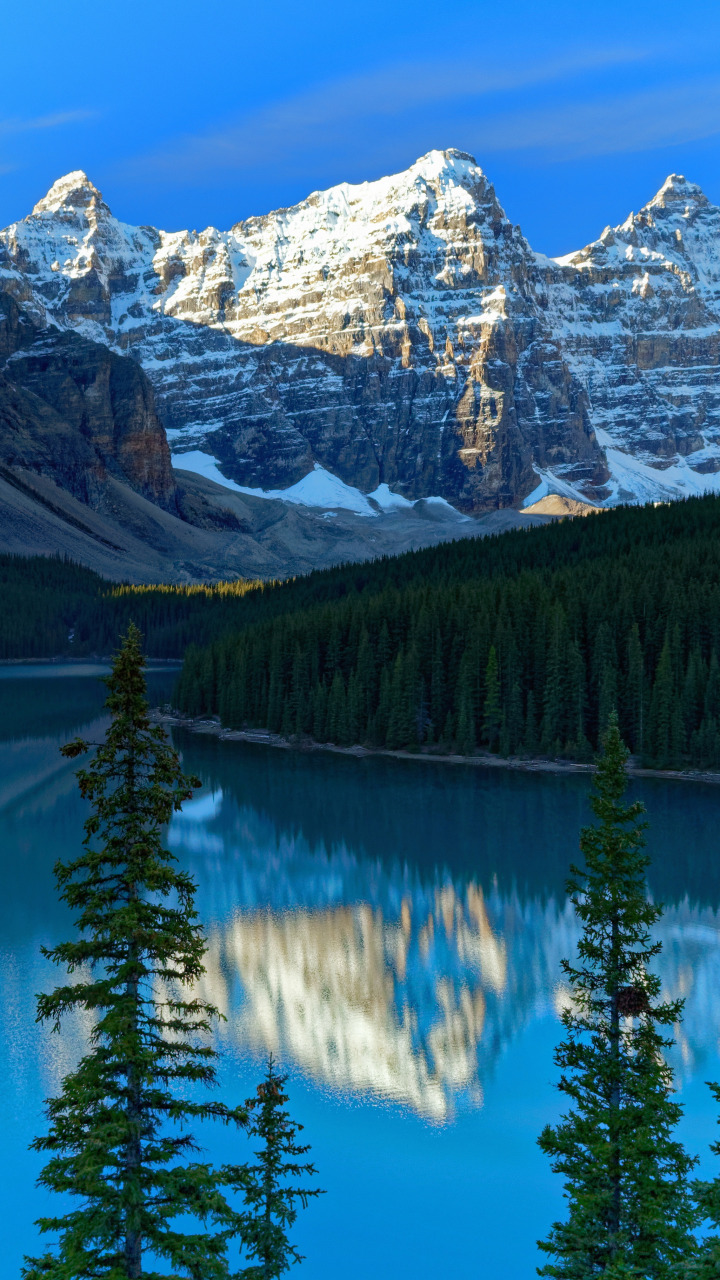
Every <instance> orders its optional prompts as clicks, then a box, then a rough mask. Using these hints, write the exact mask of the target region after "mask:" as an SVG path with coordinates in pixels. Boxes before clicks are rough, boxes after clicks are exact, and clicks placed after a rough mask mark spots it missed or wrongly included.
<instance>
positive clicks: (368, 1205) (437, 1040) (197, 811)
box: [0, 666, 720, 1280]
mask: <svg viewBox="0 0 720 1280" xmlns="http://www.w3.org/2000/svg"><path fill="white" fill-rule="evenodd" d="M98 674H100V669H95V668H87V669H85V668H79V667H74V668H70V669H68V668H62V667H51V668H47V667H40V666H39V667H3V668H0V857H1V858H2V863H1V869H2V892H1V893H0V924H1V929H0V984H1V985H2V1008H3V1011H4V1033H5V1034H4V1036H3V1041H2V1051H1V1052H2V1057H1V1059H0V1068H1V1069H2V1078H3V1082H4V1088H3V1090H2V1093H1V1094H0V1124H1V1125H2V1133H3V1137H4V1143H3V1151H4V1159H3V1161H2V1163H1V1165H0V1203H2V1206H3V1218H4V1221H3V1246H4V1247H3V1252H2V1260H1V1261H0V1276H2V1277H3V1280H4V1277H6V1276H7V1277H8V1278H9V1277H13V1280H15V1277H17V1275H18V1274H19V1268H20V1265H21V1261H22V1257H23V1255H24V1254H25V1253H32V1252H35V1251H36V1249H37V1243H38V1242H37V1234H36V1232H35V1230H34V1227H33V1221H34V1219H35V1218H36V1217H37V1216H38V1215H39V1214H41V1213H43V1212H46V1211H47V1210H49V1209H50V1206H51V1204H52V1201H51V1199H50V1198H48V1197H46V1196H45V1194H44V1193H42V1192H40V1191H39V1190H38V1189H37V1188H36V1187H35V1186H34V1183H35V1178H36V1177H37V1174H38V1171H39V1169H40V1166H41V1163H42V1162H41V1160H40V1158H39V1157H36V1156H35V1155H33V1154H32V1153H30V1152H28V1150H27V1146H28V1143H29V1141H30V1140H31V1138H32V1137H33V1136H34V1135H35V1134H36V1133H39V1132H42V1131H43V1128H44V1120H43V1114H42V1102H43V1098H44V1097H45V1096H46V1095H48V1094H49V1093H51V1092H52V1091H53V1090H54V1089H56V1087H57V1085H58V1082H59V1080H60V1079H61V1077H62V1075H63V1073H64V1072H65V1071H67V1070H68V1069H70V1068H71V1067H72V1065H73V1063H74V1061H75V1060H76V1057H77V1055H78V1053H79V1052H80V1051H81V1049H82V1046H83V1027H82V1025H81V1024H80V1022H77V1023H72V1022H68V1023H67V1024H66V1026H65V1029H64V1032H63V1035H62V1036H54V1035H51V1034H50V1033H49V1032H48V1031H47V1030H45V1029H43V1028H40V1027H38V1026H37V1025H36V1024H35V1021H34V1018H35V993H36V992H38V991H40V990H42V989H48V988H49V987H51V986H52V985H53V982H54V974H53V972H52V971H50V966H48V965H47V964H46V962H45V961H43V959H42V957H41V955H40V947H41V945H43V944H44V945H52V944H53V943H55V942H57V941H59V940H60V939H62V938H63V937H66V936H68V930H69V928H70V922H69V919H68V916H67V913H66V911H65V908H64V907H62V906H61V905H60V904H59V903H58V901H57V897H56V894H55V889H54V882H53V876H52V866H53V863H54V861H55V860H56V859H57V858H58V857H67V856H69V855H70V853H71V852H72V851H73V850H75V849H77V847H78V845H79V842H80V840H81V838H82V823H83V820H84V817H85V816H86V811H85V807H84V805H83V802H82V801H81V800H80V798H79V796H78V793H77V788H76V783H75V779H74V770H75V768H76V767H77V765H76V764H75V762H68V761H65V760H63V759H62V758H61V757H60V756H59V754H58V750H57V748H58V745H59V744H60V743H62V742H64V741H66V740H67V739H68V738H69V737H71V736H73V735H74V734H75V733H77V732H78V731H79V730H80V729H82V730H83V733H86V734H87V736H89V737H93V736H96V735H97V734H98V733H99V732H101V731H102V723H103V722H102V718H101V717H102V701H103V698H104V689H103V686H102V685H100V684H99V683H98V681H97V675H98ZM149 679H150V685H151V690H152V696H153V699H154V700H156V701H163V700H164V699H165V698H166V697H167V696H168V694H169V690H170V688H171V687H172V682H173V679H174V676H173V674H172V673H169V672H164V673H163V672H155V673H152V674H151V675H150V677H149ZM175 742H176V745H177V746H178V747H179V748H180V750H181V751H182V754H183V759H184V764H185V767H186V769H187V770H188V771H190V772H193V773H197V774H198V775H199V776H200V777H201V778H202V780H203V784H204V785H203V789H202V790H201V791H200V792H198V793H196V796H195V797H194V798H193V800H192V801H190V802H189V803H188V804H186V806H185V807H184V809H183V812H182V813H181V814H179V815H178V816H177V817H176V818H175V819H174V820H173V822H172V824H171V826H170V828H169V831H168V841H169V846H170V848H172V850H173V852H174V853H175V854H176V855H177V857H178V859H179V860H180V862H181V864H182V865H183V866H184V867H186V868H188V869H189V870H190V871H191V872H192V874H193V875H194V877H195V879H196V881H197V884H198V895H197V901H198V907H199V910H200V914H201V918H202V919H203V921H204V922H205V925H206V928H207V934H208V944H209V949H208V958H207V974H206V977H205V979H204V993H205V994H206V995H207V996H208V997H209V998H210V999H211V1000H212V1002H213V1003H214V1004H216V1005H218V1006H219V1007H220V1008H221V1010H222V1011H223V1012H224V1013H225V1014H226V1016H227V1022H226V1023H225V1024H224V1025H223V1028H222V1030H221V1031H220V1032H219V1034H218V1037H217V1047H218V1049H219V1051H220V1053H221V1062H220V1077H221V1094H222V1096H223V1097H224V1098H225V1099H226V1100H227V1101H229V1102H230V1101H233V1102H234V1101H239V1100H241V1099H243V1098H245V1097H247V1096H248V1095H249V1094H251V1093H252V1092H253V1090H254V1086H255V1083H256V1081H257V1080H258V1078H259V1076H260V1074H261V1073H262V1069H263V1063H264V1059H265V1057H266V1055H267V1053H268V1051H269V1050H272V1052H273V1053H274V1054H276V1055H277V1057H278V1058H279V1060H280V1062H281V1064H282V1066H283V1068H284V1069H285V1070H287V1072H288V1073H289V1076H290V1083H289V1091H290V1095H291V1110H292V1112H293V1114H294V1115H295V1116H296V1118H297V1119H299V1120H301V1121H302V1123H303V1124H304V1125H305V1135H304V1136H305V1137H306V1139H307V1141H309V1142H310V1143H311V1145H312V1159H313V1160H314V1161H315V1163H316V1165H317V1167H318V1170H319V1175H320V1176H319V1179H318V1183H319V1185H320V1186H322V1187H324V1188H326V1189H327V1192H328V1194H327V1195H326V1196H323V1197H321V1198H320V1199H319V1200H318V1201H316V1202H314V1203H313V1204H311V1206H310V1207H309V1208H308V1210H307V1211H306V1212H305V1213H302V1214H301V1216H300V1218H299V1220H298V1224H297V1227H296V1230H295V1239H296V1242H297V1244H298V1246H299V1248H300V1249H301V1252H303V1253H304V1254H305V1255H306V1257H307V1261H306V1262H305V1263H304V1264H303V1267H302V1269H301V1270H300V1271H298V1272H297V1274H298V1275H305V1276H307V1277H308V1278H313V1280H331V1278H332V1280H337V1277H338V1275H342V1276H343V1277H344V1280H361V1278H362V1280H366V1278H367V1277H368V1276H370V1275H373V1276H379V1277H404V1276H406V1275H413V1276H414V1277H417V1278H418V1280H424V1278H425V1277H428V1280H429V1278H430V1277H433V1278H434V1277H437V1276H440V1275H452V1276H453V1277H454V1280H470V1278H471V1277H472V1280H477V1277H478V1276H479V1275H483V1274H484V1275H488V1276H493V1277H496V1276H497V1277H503V1280H528V1278H529V1277H531V1276H532V1275H534V1268H535V1266H536V1264H537V1262H538V1251H537V1249H536V1246H535V1241H536V1239H537V1237H538V1236H539V1235H543V1234H545V1233H546V1231H547V1229H548V1226H549V1224H550V1223H551V1221H552V1220H553V1218H554V1217H556V1216H557V1215H558V1213H561V1212H562V1196H561V1188H560V1185H559V1182H558V1180H557V1179H555V1178H554V1177H553V1175H552V1174H551V1173H550V1172H549V1169H548V1166H547V1161H546V1159H545V1157H543V1156H542V1155H541V1153H540V1152H539V1150H538V1149H537V1147H536V1145H535V1139H536V1136H537V1134H538V1133H539V1131H540V1129H541V1128H542V1126H543V1125H544V1124H545V1123H546V1122H547V1121H549V1120H550V1121H552V1120H553V1119H554V1118H555V1117H556V1116H557V1115H558V1113H559V1109H560V1108H559V1101H558V1097H557V1094H556V1092H555V1090H554V1088H553V1079H554V1076H555V1070H554V1067H553V1063H552V1052H553V1046H554V1044H555V1042H556V1040H557V1038H558V1035H559V1024H558V1021H557V1012H558V1010H559V1009H561V1008H562V1005H563V1001H564V999H565V997H566V993H565V991H564V989H563V985H562V982H561V980H560V960H561V958H562V957H563V956H567V955H570V954H572V950H573V947H574V943H575V940H576V937H577V929H576V925H575V920H574V916H573V913H572V911H571V910H569V908H568V905H567V903H566V899H565V895H564V891H563V885H564V879H565V876H566V873H567V868H568V864H569V862H570V861H571V860H572V859H573V858H574V857H576V850H577V833H578V830H579V828H580V826H581V825H582V824H583V823H584V822H587V821H588V807H587V789H588V784H589V780H588V778H587V776H571V777H562V776H555V775H539V774H521V773H513V772H505V771H503V770H495V769H492V770H487V771H485V770H481V769H475V768H464V767H456V766H436V765H427V764H424V763H421V762H417V763H416V762H414V761H395V760H385V759H362V760H356V759H353V758H348V757H344V756H338V755H324V754H320V753H316V754H309V755H304V754H299V753H292V752H285V751H278V750H274V749H272V748H268V747H257V746H249V745H246V744H241V743H234V742H220V741H218V740H217V739H215V738H204V737H201V736H195V735H191V734H188V733H184V732H180V731H178V732H176V734H175ZM632 790H633V794H634V795H635V796H639V797H640V798H641V799H643V800H644V801H645V803H646V805H647V808H648V817H649V819H650V824H651V826H650V834H649V844H650V848H651V851H652V854H653V866H652V870H651V889H652V891H653V893H654V894H655V895H656V896H658V897H661V898H662V899H663V901H665V902H666V903H667V904H668V909H667V911H666V914H665V916H664V918H663V920H662V922H661V925H660V928H659V935H660V936H661V938H662V941H663V944H664V949H663V954H662V957H661V960H660V971H661V974H662V977H663V981H664V987H665V991H666V994H667V995H669V996H672V997H675V996H678V995H683V996H685V998H686V1001H687V1003H686V1011H685V1019H684V1022H683V1024H682V1027H681V1028H680V1029H679V1031H678V1038H677V1046H676V1050H675V1051H674V1054H673V1061H674V1065H675V1067H676V1070H677V1076H678V1084H679V1089H680V1094H679V1097H680V1100H681V1102H682V1103H683V1105H684V1106H685V1117H684V1120H683V1123H682V1131H681V1132H682V1137H683V1139H684V1140H685V1142H686V1143H687V1146H688V1148H689V1149H690V1150H691V1151H693V1152H694V1153H696V1154H701V1155H702V1157H703V1159H702V1166H701V1172H703V1173H706V1174H708V1175H713V1174H714V1173H715V1172H716V1171H717V1170H716V1169H715V1163H716V1162H714V1161H713V1159H712V1157H709V1156H708V1155H707V1148H708V1144H709V1143H710V1142H711V1141H714V1140H715V1137H716V1123H715V1122H716V1114H715V1110H714V1107H713V1104H712V1100H711V1098H710V1094H709V1091H708V1090H707V1088H706V1086H705V1084H704V1081H706V1080H708V1079H717V1078H719V1077H720V1062H719V1061H718V1042H719V1036H720V916H719V914H718V908H719V907H720V857H718V847H717V842H718V827H719V825H720V824H719V823H718V817H719V816H720V790H719V789H716V788H713V787H710V786H702V785H700V784H690V783H663V782H661V781H659V780H643V781H642V783H641V782H637V783H634V784H633V788H632ZM203 1141H204V1142H205V1143H206V1146H207V1148H208V1150H209V1152H210V1154H211V1156H212V1157H213V1158H214V1159H217V1160H222V1159H228V1158H231V1157H232V1158H243V1157H244V1152H243V1149H242V1146H238V1140H237V1138H236V1137H234V1136H233V1135H232V1134H229V1133H228V1132H226V1131H222V1132H220V1133H217V1132H214V1131H212V1130H210V1131H209V1132H208V1133H207V1134H203Z"/></svg>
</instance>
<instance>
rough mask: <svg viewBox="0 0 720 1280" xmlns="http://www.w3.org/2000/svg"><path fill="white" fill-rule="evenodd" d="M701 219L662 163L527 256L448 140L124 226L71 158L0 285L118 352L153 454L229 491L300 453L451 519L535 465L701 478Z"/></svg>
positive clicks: (569, 478) (14, 235)
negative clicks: (311, 188)
mask: <svg viewBox="0 0 720 1280" xmlns="http://www.w3.org/2000/svg"><path fill="white" fill-rule="evenodd" d="M719 232H720V211H719V210H717V209H715V208H714V207H713V206H712V205H710V204H709V202H708V201H707V199H706V198H705V197H704V196H703V194H702V192H700V191H699V189H698V188H696V187H693V186H692V184H689V183H686V182H685V180H684V179H679V178H677V177H673V178H671V179H668V182H667V183H666V184H665V185H664V187H663V188H662V189H661V191H660V192H659V193H658V195H657V196H656V197H655V199H654V200H652V201H651V202H650V203H649V204H648V205H647V206H645V208H644V209H643V210H641V211H640V213H639V214H637V215H631V216H630V218H629V219H628V220H627V221H626V222H625V223H623V224H622V226H621V227H618V228H615V229H614V230H611V229H609V228H608V229H607V230H606V231H605V232H604V233H603V235H602V236H601V237H600V239H599V240H598V241H596V242H595V243H594V244H592V245H589V246H588V247H587V248H586V249H584V250H581V251H580V252H579V253H576V254H571V255H569V256H568V257H566V258H562V259H557V260H550V259H547V258H542V257H541V256H539V255H536V254H534V253H533V252H532V251H531V249H530V247H529V245H528V244H527V242H526V240H525V239H524V237H523V236H522V234H521V233H520V230H519V228H517V227H513V226H512V225H511V224H510V223H509V221H508V219H507V218H506V216H505V214H504V213H503V210H502V208H501V207H500V205H499V203H498V201H497V198H496V196H495V193H494V190H493V188H492V186H491V185H490V183H489V182H488V180H487V178H486V177H485V175H484V174H483V172H482V170H481V169H480V168H479V167H478V166H477V164H476V163H475V161H474V160H473V159H472V157H470V156H467V155H465V154H463V153H462V152H457V151H446V152H431V153H430V154H429V155H427V156H425V157H423V158H422V159H421V160H419V161H418V162H417V163H416V164H414V165H413V166H411V168H410V169H408V170H407V171H406V172H404V173H401V174H398V175H395V176H393V177H389V178H384V179H381V180H380V181H378V182H373V183H364V184H361V185H358V186H349V185H347V184H343V185H341V186H339V187H334V188H332V189H331V190H329V191H326V192H319V193H315V194H313V195H311V196H309V197H308V199H307V200H305V201H303V202H302V203H301V204H299V205H297V206H296V207H295V208H292V209H283V210H278V211H276V212H274V213H271V214H268V215H267V216H266V217H260V218H251V219H248V220H247V221H245V222H242V223H238V224H237V225H236V226H235V227H233V228H232V229H231V230H230V231H227V232H219V231H217V230H215V229H214V228H212V227H210V228H208V229H207V230H205V231H203V232H200V233H197V232H177V233H166V232H162V231H156V230H155V229H153V228H150V227H140V228H137V227H129V226H126V225H125V224H123V223H120V222H118V221H117V220H116V219H115V218H113V216H112V214H111V213H110V210H109V209H108V207H107V206H106V205H105V204H104V202H103V200H102V197H101V195H100V193H99V192H98V191H97V189H96V188H95V187H94V186H93V185H92V183H91V182H90V181H89V180H88V179H87V177H86V176H85V175H84V174H82V173H80V172H77V173H73V174H70V175H68V176H67V177H66V178H63V179H61V180H60V181H59V182H57V183H56V184H55V185H54V187H53V188H52V189H51V190H50V192H49V193H48V195H47V196H46V197H45V198H44V199H43V200H41V201H40V202H39V204H38V205H36V206H35V209H34V210H33V212H32V214H31V215H30V216H29V217H28V218H26V219H24V221H22V222H19V223H15V224H13V225H12V226H11V227H8V228H7V229H6V230H5V231H4V232H2V233H0V277H2V279H3V287H4V288H5V289H7V290H9V291H11V292H13V293H14V294H15V295H16V297H17V298H18V299H20V300H22V301H23V303H24V305H25V306H26V307H27V308H28V309H30V310H31V311H32V312H33V314H34V315H35V316H36V318H37V322H38V323H43V324H47V323H48V322H52V323H55V324H57V325H60V326H62V327H64V328H69V329H73V330H76V331H79V332H80V333H82V334H83V335H84V336H86V337H88V338H93V339H95V340H96V341H99V342H102V343H106V344H108V345H110V346H111V347H113V348H114V349H115V350H116V351H118V352H129V353H131V354H132V355H133V356H134V357H135V359H136V360H137V361H139V362H140V363H141V364H142V366H143V367H144V369H145V370H146V372H147V374H148V376H149V377H150V379H151V381H152V383H153V385H154V388H155V393H156V397H157V403H158V410H159V413H160V416H161V418H162V420H163V422H164V423H165V426H166V427H167V428H168V431H169V435H170V439H171V443H172V448H173V450H174V451H175V452H177V453H182V452H187V451H188V450H198V449H199V450H201V451H203V452H205V453H208V454H211V455H213V456H214V457H215V458H217V459H218V460H219V463H220V465H221V467H222V470H223V472H224V473H225V475H226V476H227V477H228V478H230V479H231V480H234V481H235V482H237V483H239V484H242V485H249V486H255V487H259V488H264V489H270V488H272V489H276V488H283V487H286V486H288V485H291V484H293V483H294V482H295V481H297V480H299V479H300V478H301V477H302V476H304V475H305V474H306V473H307V472H309V471H310V470H311V469H312V468H313V466H314V465H315V464H318V463H319V464H320V465H322V466H323V467H325V468H327V469H328V470H329V471H332V472H334V473H335V474H336V475H338V476H340V477H341V479H343V480H344V481H346V482H347V483H350V484H352V485H355V486H357V487H359V488H361V489H363V490H364V491H366V492H370V491H372V490H373V489H375V488H376V487H377V486H378V485H379V484H384V483H386V484H388V485H389V486H390V487H391V489H393V490H395V491H397V492H399V493H401V494H404V495H405V496H407V497H409V498H412V499H415V498H418V497H421V496H427V495H431V494H439V495H442V496H444V497H446V498H447V499H449V500H450V501H451V502H453V503H455V504H456V505H457V506H459V507H460V508H461V509H464V510H479V509H483V508H488V507H493V506H507V505H511V504H514V503H515V504H516V503H517V502H518V501H520V500H521V499H523V498H524V497H525V496H526V495H527V494H529V493H530V492H531V491H533V490H534V489H535V488H536V486H537V485H538V479H539V476H540V477H542V479H543V482H544V485H545V487H546V488H547V489H550V490H551V491H556V492H559V493H562V494H564V495H565V496H567V497H569V498H571V499H572V498H584V499H585V500H588V499H589V500H591V501H593V502H608V501H610V502H612V501H618V500H620V501H622V500H627V499H628V498H629V499H636V500H637V499H639V500H642V499H644V498H647V497H663V496H673V495H676V494H678V493H683V492H693V491H697V490H698V489H701V488H702V487H703V486H705V485H708V484H712V483H714V482H713V476H714V474H715V471H716V469H717V468H718V467H720V441H718V438H717V431H718V423H719V422H720V389H719V388H718V380H717V363H718V345H719V339H718V333H719V331H720V325H719V322H718V299H719V297H720V293H719V290H720V284H719V281H720V247H719V246H720V239H719V235H718V233H719ZM718 474H720V473H718ZM718 484H720V480H719V481H718Z"/></svg>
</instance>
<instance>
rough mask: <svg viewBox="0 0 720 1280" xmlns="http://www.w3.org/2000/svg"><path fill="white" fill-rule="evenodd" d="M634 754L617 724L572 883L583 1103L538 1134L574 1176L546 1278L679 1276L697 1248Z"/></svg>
mask: <svg viewBox="0 0 720 1280" xmlns="http://www.w3.org/2000/svg"><path fill="white" fill-rule="evenodd" d="M627 755H628V752H627V749H626V748H625V746H624V744H623V742H622V740H621V738H620V733H619V730H618V726H617V718H616V717H615V716H612V717H611V720H610V725H609V728H608V731H607V734H606V736H605V740H604V753H603V755H602V757H601V759H600V761H599V763H598V766H597V770H596V775H595V787H594V794H593V795H592V797H591V804H592V808H593V812H594V814H595V816H596V819H597V822H596V823H595V825H593V826H590V827H586V828H585V829H584V830H583V832H582V833H581V838H580V847H581V850H582V852H583V853H584V855H585V861H586V866H587V870H586V871H580V870H578V868H576V867H573V868H571V878H570V880H569V882H568V893H569V895H570V898H571V901H572V903H573V905H574V907H575V911H576V912H577V915H578V917H579V919H580V921H581V923H582V926H583V930H582V934H581V938H580V941H579V944H578V957H579V958H578V962H577V964H576V965H572V964H570V963H569V962H568V961H564V962H563V968H564V971H565V974H566V976H567V979H568V982H569V984H570V989H571V996H572V1003H571V1004H570V1006H569V1008H568V1009H566V1011H565V1012H564V1014H563V1018H562V1021H563V1025H564V1027H565V1031H566V1038H565V1040H564V1041H563V1042H562V1043H561V1044H560V1046H559V1047H558V1049H557V1052H556V1062H557V1065H558V1066H559V1067H560V1068H561V1071H562V1076H561V1079H560V1083H559V1088H560V1090H561V1091H562V1093H563V1094H564V1095H565V1096H566V1097H567V1098H568V1099H569V1100H570V1104H571V1105H570V1109H569V1111H568V1112H567V1113H566V1114H565V1115H564V1116H563V1117H562V1119H561V1120H560V1122H559V1123H558V1124H557V1125H556V1126H554V1127H552V1126H548V1127H547V1128H546V1129H545V1130H544V1131H543V1133H542V1134H541V1136H540V1138H539V1140H538V1141H539V1144H540V1147H541V1148H542V1150H543V1151H544V1152H545V1153H546V1154H547V1155H549V1156H550V1158H551V1160H552V1167H553V1171H554V1172H556V1173H560V1174H562V1175H563V1176H564V1178H565V1198H566V1200H567V1209H568V1212H567V1220H566V1221H565V1222H556V1223H554V1224H553V1227H552V1229H551V1231H550V1234H549V1236H548V1238H547V1239H546V1240H543V1241H540V1242H539V1245H540V1248H541V1249H543V1250H544V1251H545V1253H547V1254H548V1255H549V1256H550V1258H551V1259H552V1261H549V1262H548V1263H546V1264H545V1266H544V1267H542V1268H541V1269H539V1274H540V1275H544V1276H555V1277H560V1278H562V1280H588V1277H591V1276H604V1277H608V1278H610V1277H612V1278H613V1280H616V1278H617V1280H619V1277H621V1276H622V1277H631V1276H632V1277H642V1280H666V1278H667V1280H669V1277H670V1276H671V1275H674V1274H675V1273H676V1267H677V1265H678V1263H680V1262H681V1261H682V1260H683V1259H684V1258H686V1257H687V1256H688V1254H689V1253H690V1251H691V1249H692V1248H693V1245H694V1240H693V1237H692V1234H691V1232H692V1227H693V1224H694V1222H695V1220H696V1215H695V1211H694V1208H693V1206H692V1203H691V1200H690V1196H689V1191H688V1174H689V1171H690V1169H691V1168H692V1166H693V1164H694V1163H695V1162H694V1160H692V1159H691V1158H690V1157H689V1156H687V1155H686V1153H685V1152H684V1150H683V1148H682V1146H681V1145H680V1144H679V1143H678V1142H677V1141H675V1139H674V1138H673V1136H672V1130H673V1128H674V1126H675V1124H676V1123H677V1121H678V1120H679V1118H680V1115H681V1113H682V1109H681V1107H680V1106H679V1105H678V1103H676V1102H674V1101H672V1100H671V1097H670V1094H671V1091H672V1073H671V1071H670V1068H669V1067H668V1066H667V1064H666V1062H665V1060H664V1058H663V1050H664V1049H665V1048H667V1047H668V1046H669V1045H670V1044H672V1040H671V1039H669V1038H668V1037H667V1034H663V1030H662V1029H663V1028H667V1027H671V1026H672V1024H673V1023H675V1022H676V1021H677V1020H678V1019H679V1017H680V1015H681V1009H682V1001H674V1002H667V1003H664V1004H661V1003H658V996H659V992H660V979H659V978H658V977H657V976H656V975H655V974H654V973H651V972H650V971H649V965H650V962H651V961H652V959H653V958H654V957H655V956H657V954H658V953H659V951H660V943H657V942H655V943H653V942H652V941H651V937H650V929H651V927H652V926H653V925H654V924H655V923H656V922H657V920H658V919H659V917H660V916H661V914H662V908H660V907H658V906H656V905H654V904H652V903H650V902H648V901H647V898H646V887H645V871H646V868H647V866H648V863H649V858H648V857H647V855H646V854H645V853H644V852H643V845H644V836H643V830H644V826H645V823H644V822H642V821H641V815H642V813H643V806H642V805H640V804H637V803H636V804H631V805H627V804H624V803H623V795H624V792H625V789H626V786H627V774H626V761H627Z"/></svg>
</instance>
